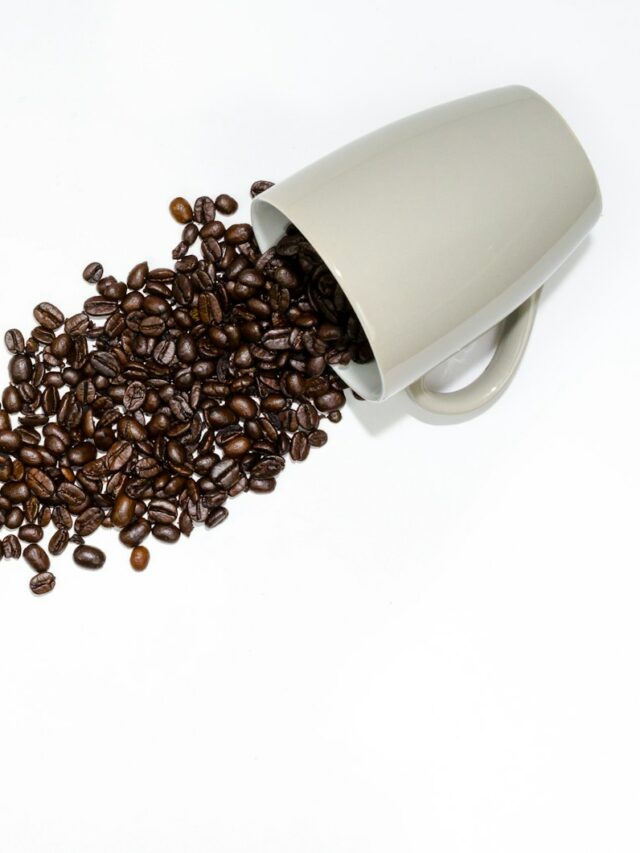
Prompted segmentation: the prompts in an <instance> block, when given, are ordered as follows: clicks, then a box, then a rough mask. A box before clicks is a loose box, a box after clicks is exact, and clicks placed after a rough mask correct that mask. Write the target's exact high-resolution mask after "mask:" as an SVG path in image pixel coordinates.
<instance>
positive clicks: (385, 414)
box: [347, 235, 593, 436]
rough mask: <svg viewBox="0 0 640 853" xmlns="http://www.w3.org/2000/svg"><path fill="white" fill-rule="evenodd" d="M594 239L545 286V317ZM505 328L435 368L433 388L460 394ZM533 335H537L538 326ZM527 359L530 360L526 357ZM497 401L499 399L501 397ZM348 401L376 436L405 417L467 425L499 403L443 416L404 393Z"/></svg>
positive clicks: (484, 363)
mask: <svg viewBox="0 0 640 853" xmlns="http://www.w3.org/2000/svg"><path fill="white" fill-rule="evenodd" d="M592 239H593V238H592V236H591V235H589V236H587V237H586V238H585V239H584V240H583V242H582V243H581V244H580V245H579V246H578V248H577V249H576V250H575V252H574V253H573V254H572V255H571V256H570V257H569V258H568V259H567V260H566V261H565V262H564V264H563V265H562V266H561V267H560V268H559V269H558V270H557V271H556V272H555V273H554V274H553V275H552V276H551V278H549V279H548V281H547V282H546V283H545V285H544V286H543V288H542V295H541V299H540V306H541V307H540V308H539V312H540V313H541V314H544V311H545V308H544V306H546V305H547V303H548V302H549V300H550V299H553V296H554V294H555V292H556V291H557V289H558V286H559V285H560V284H561V283H562V282H563V281H564V280H565V279H566V278H567V276H568V275H570V274H571V273H572V272H573V271H574V270H575V268H576V267H577V266H578V265H579V264H580V263H581V261H582V258H583V257H584V255H585V254H586V252H587V251H588V249H589V246H590V245H591V242H592ZM538 322H540V320H538ZM501 327H502V324H501V323H499V324H498V325H497V326H494V327H493V328H492V329H489V330H488V331H487V332H485V333H484V334H483V335H480V337H479V338H476V340H474V341H472V342H471V343H470V344H468V345H467V346H466V347H464V348H463V349H461V350H460V351H459V352H457V353H454V355H452V356H451V357H450V358H448V359H447V360H446V361H444V362H443V363H442V364H439V365H438V366H437V367H435V368H434V369H433V370H432V371H431V372H430V374H429V385H430V387H431V388H433V389H434V390H436V391H442V392H447V391H456V390H457V389H458V388H463V387H464V386H465V385H468V384H469V383H470V382H473V380H474V379H476V378H477V377H478V376H479V375H480V374H481V373H482V372H483V370H484V369H485V368H486V366H487V365H488V363H489V361H490V360H491V357H492V356H493V353H494V351H495V348H496V345H497V342H498V339H499V336H500V329H501ZM533 334H534V335H535V334H536V327H535V325H534V331H533ZM524 357H525V358H526V357H527V356H526V354H525V356H524ZM508 387H509V386H508V385H507V388H508ZM505 390H506V388H505ZM503 393H504V392H503ZM500 396H502V395H500ZM496 399H498V400H499V399H500V397H498V398H496ZM347 400H348V402H347V406H348V407H349V409H350V410H351V411H352V412H353V413H354V415H355V416H356V418H357V419H358V420H359V421H360V423H361V424H362V426H363V427H364V428H365V429H366V431H367V432H368V433H369V434H370V435H373V436H376V435H380V434H381V433H383V432H385V431H386V430H387V429H389V428H390V427H393V426H395V425H396V424H398V423H400V422H401V421H402V420H403V419H405V418H415V419H416V420H420V421H422V422H423V423H427V424H430V425H431V426H443V425H452V424H457V423H465V422H466V421H469V420H472V419H473V418H474V417H477V416H478V415H479V414H482V413H483V412H485V411H486V409H487V408H490V407H491V405H493V404H494V403H495V402H496V400H493V401H492V403H491V404H489V406H487V407H485V408H484V409H481V410H479V411H475V412H472V413H471V414H468V415H460V416H456V417H450V416H447V417H443V416H439V415H435V414H431V413H429V412H425V411H424V410H423V409H421V408H420V407H419V406H418V405H417V404H416V403H414V402H413V400H412V399H411V398H410V397H409V395H408V394H406V393H405V392H404V391H402V392H400V393H399V394H396V395H395V396H393V397H390V398H389V399H388V400H385V402H384V403H367V402H364V401H360V400H356V399H354V397H353V396H352V395H350V394H348V395H347Z"/></svg>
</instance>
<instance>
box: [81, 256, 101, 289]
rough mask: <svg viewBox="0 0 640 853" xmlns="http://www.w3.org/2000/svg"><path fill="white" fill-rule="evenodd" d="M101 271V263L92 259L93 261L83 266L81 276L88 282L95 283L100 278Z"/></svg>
mask: <svg viewBox="0 0 640 853" xmlns="http://www.w3.org/2000/svg"><path fill="white" fill-rule="evenodd" d="M103 272H104V270H103V268H102V264H99V263H98V262H97V261H93V263H90V264H87V266H86V267H85V268H84V272H83V273H82V278H83V279H84V280H85V281H88V282H89V283H90V284H97V283H98V282H99V281H100V279H101V278H102V273H103Z"/></svg>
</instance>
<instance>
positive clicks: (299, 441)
mask: <svg viewBox="0 0 640 853" xmlns="http://www.w3.org/2000/svg"><path fill="white" fill-rule="evenodd" d="M289 452H290V453H291V458H292V459H293V461H294V462H303V461H304V460H305V459H306V458H307V456H308V455H309V439H308V438H307V435H306V433H304V432H300V431H298V432H295V433H294V434H293V436H292V438H291V448H290V451H289Z"/></svg>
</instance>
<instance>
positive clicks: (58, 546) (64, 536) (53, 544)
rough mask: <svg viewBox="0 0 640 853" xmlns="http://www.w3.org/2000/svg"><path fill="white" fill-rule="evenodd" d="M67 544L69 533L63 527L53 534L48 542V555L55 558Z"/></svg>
mask: <svg viewBox="0 0 640 853" xmlns="http://www.w3.org/2000/svg"><path fill="white" fill-rule="evenodd" d="M68 544H69V532H68V531H67V530H66V529H65V528H64V527H63V528H60V529H58V530H56V532H55V533H54V534H53V536H52V537H51V539H50V540H49V553H50V554H51V555H52V556H54V557H57V556H58V555H59V554H62V552H63V551H64V549H65V548H66V547H67V545H68Z"/></svg>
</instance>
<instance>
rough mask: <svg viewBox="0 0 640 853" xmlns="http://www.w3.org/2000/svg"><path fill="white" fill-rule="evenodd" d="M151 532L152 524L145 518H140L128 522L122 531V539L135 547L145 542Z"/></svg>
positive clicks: (124, 542)
mask: <svg viewBox="0 0 640 853" xmlns="http://www.w3.org/2000/svg"><path fill="white" fill-rule="evenodd" d="M150 532H151V525H150V524H149V522H148V521H147V520H146V519H144V518H139V519H138V520H137V521H134V522H133V523H132V524H128V525H127V526H126V527H123V529H122V530H121V531H120V541H121V542H122V544H123V545H127V546H128V547H129V548H133V547H135V546H136V545H139V544H140V543H141V542H143V541H144V540H145V539H146V538H147V536H148V535H149V533H150Z"/></svg>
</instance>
